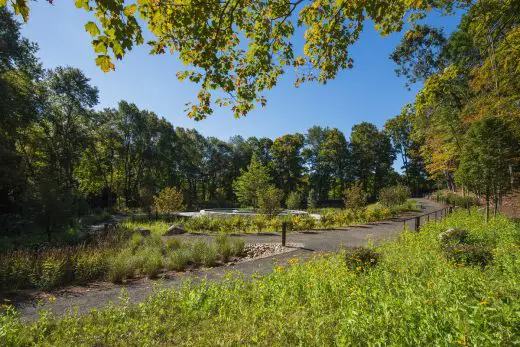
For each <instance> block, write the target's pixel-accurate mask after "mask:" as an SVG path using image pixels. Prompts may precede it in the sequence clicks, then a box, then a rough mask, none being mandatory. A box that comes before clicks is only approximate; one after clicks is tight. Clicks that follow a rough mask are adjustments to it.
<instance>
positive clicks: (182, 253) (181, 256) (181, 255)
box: [165, 248, 191, 271]
mask: <svg viewBox="0 0 520 347" xmlns="http://www.w3.org/2000/svg"><path fill="white" fill-rule="evenodd" d="M190 260H191V255H190V251H189V250H188V249H185V248H180V249H177V250H175V251H173V252H172V253H171V254H169V256H168V257H167V258H166V260H165V266H166V268H167V269H168V270H173V271H184V269H186V266H187V265H188V264H189V263H190Z"/></svg>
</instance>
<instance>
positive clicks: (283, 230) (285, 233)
mask: <svg viewBox="0 0 520 347" xmlns="http://www.w3.org/2000/svg"><path fill="white" fill-rule="evenodd" d="M286 239H287V222H283V223H282V246H283V247H285V241H286Z"/></svg>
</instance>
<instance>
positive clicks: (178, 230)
mask: <svg viewBox="0 0 520 347" xmlns="http://www.w3.org/2000/svg"><path fill="white" fill-rule="evenodd" d="M185 233H186V230H185V229H184V228H183V227H182V225H172V226H171V227H169V228H168V230H166V232H165V233H164V234H163V236H172V235H180V234H185Z"/></svg>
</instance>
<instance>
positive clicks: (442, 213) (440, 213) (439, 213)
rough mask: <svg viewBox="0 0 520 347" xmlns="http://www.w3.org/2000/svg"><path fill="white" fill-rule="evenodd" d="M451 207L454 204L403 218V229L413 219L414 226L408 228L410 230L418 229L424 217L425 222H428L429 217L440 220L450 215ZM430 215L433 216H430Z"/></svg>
mask: <svg viewBox="0 0 520 347" xmlns="http://www.w3.org/2000/svg"><path fill="white" fill-rule="evenodd" d="M453 209H454V206H446V207H443V208H441V209H439V210H436V211H433V212H428V213H424V214H421V215H418V216H414V217H411V218H406V219H403V220H402V222H403V229H406V227H407V222H408V221H411V220H413V221H414V224H413V226H414V228H413V229H410V230H413V231H419V229H420V228H421V223H422V222H424V219H426V222H429V221H430V219H433V220H442V219H443V218H445V217H447V216H448V215H450V214H451V213H452V212H453ZM431 216H433V218H430V217H431ZM421 218H422V219H423V220H422V221H421Z"/></svg>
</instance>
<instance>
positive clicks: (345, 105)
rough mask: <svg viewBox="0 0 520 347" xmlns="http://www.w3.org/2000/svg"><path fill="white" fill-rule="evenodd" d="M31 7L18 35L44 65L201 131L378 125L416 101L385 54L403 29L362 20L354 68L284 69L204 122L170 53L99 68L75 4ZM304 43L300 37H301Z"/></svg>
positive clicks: (138, 51)
mask: <svg viewBox="0 0 520 347" xmlns="http://www.w3.org/2000/svg"><path fill="white" fill-rule="evenodd" d="M31 6H32V12H31V18H30V20H29V23H28V24H25V25H24V26H23V30H22V32H23V35H24V36H26V37H28V38H29V39H30V40H32V41H35V42H37V43H38V45H39V47H40V51H39V53H38V55H39V57H40V58H41V60H42V61H43V64H44V66H45V67H46V68H53V67H56V66H74V67H77V68H80V69H81V70H83V71H84V72H85V74H86V75H87V76H89V77H90V78H91V82H92V84H93V85H95V86H97V87H98V88H99V90H100V104H99V105H98V108H104V107H115V106H116V105H117V102H118V101H119V100H122V99H124V100H127V101H130V102H133V103H135V104H137V105H138V106H139V107H140V108H145V109H148V110H150V111H154V112H155V113H157V114H158V115H159V116H162V117H165V118H166V119H168V120H169V121H170V122H171V123H172V124H173V125H174V126H182V127H189V128H195V129H197V130H198V131H199V132H200V133H202V134H203V135H205V136H215V137H218V138H221V139H224V140H226V139H228V138H229V137H230V136H233V135H237V134H240V135H242V136H244V137H248V136H257V137H263V136H267V137H270V138H275V137H277V136H281V135H283V134H287V133H294V132H301V133H305V131H306V130H307V129H308V128H310V127H311V126H313V125H321V126H328V127H337V128H338V129H340V130H342V131H343V132H344V133H345V134H346V135H347V136H348V135H349V133H350V129H351V127H352V126H353V125H354V124H357V123H359V122H362V121H369V122H372V123H374V124H376V125H377V126H378V127H382V126H383V124H384V123H385V121H386V120H387V119H389V118H391V117H393V116H395V115H396V114H398V113H399V111H400V109H401V107H402V106H403V105H404V104H406V103H408V102H410V101H413V99H414V95H415V93H416V91H417V87H418V86H416V87H415V88H412V90H411V91H408V90H407V89H406V88H405V87H404V80H403V79H401V78H398V77H396V75H395V73H394V69H395V66H394V63H393V62H392V61H391V60H390V59H389V58H388V56H389V54H390V53H391V52H392V51H393V49H394V48H395V46H396V45H397V44H398V42H399V40H400V38H401V35H402V34H393V35H391V36H389V37H384V38H383V37H381V36H379V34H378V33H377V32H375V30H374V29H373V26H371V25H367V26H366V28H365V32H364V33H363V34H362V36H361V39H360V40H359V42H358V43H357V44H356V45H354V46H353V47H352V49H351V57H352V58H354V61H355V63H354V69H352V70H349V71H343V72H341V73H340V74H339V76H338V78H337V79H336V80H333V81H329V82H328V83H327V84H326V85H320V84H317V83H310V84H304V85H302V86H300V87H299V88H298V89H296V88H294V86H293V83H294V76H293V75H292V74H291V73H289V74H287V75H286V76H285V77H284V78H283V79H282V80H281V81H280V83H279V84H278V86H277V87H275V88H274V89H273V90H271V91H269V92H268V93H266V94H265V95H266V96H267V98H268V104H267V106H266V107H264V108H261V107H260V106H258V107H257V108H256V110H255V111H253V112H251V113H250V114H249V115H248V116H247V117H246V118H242V119H235V118H234V117H233V116H232V114H231V112H230V111H229V110H228V109H226V108H218V107H216V108H215V112H214V114H213V115H212V116H211V117H209V118H208V119H206V120H203V121H199V122H196V121H193V120H191V119H189V118H188V117H187V116H186V115H185V113H184V112H183V110H184V108H185V107H184V104H185V103H186V102H188V101H192V100H195V98H196V94H197V91H198V89H197V86H195V85H193V84H191V83H190V82H179V81H178V80H177V78H176V77H175V73H176V72H177V71H178V70H179V69H182V68H184V66H183V65H182V64H181V63H179V62H178V61H177V60H176V58H175V57H174V56H172V55H168V54H167V55H162V56H150V55H149V54H148V49H147V47H146V46H141V47H137V48H135V49H134V50H133V51H132V52H130V53H129V54H128V55H127V56H125V58H124V59H123V61H118V62H117V65H116V71H115V72H110V73H103V72H102V71H101V70H99V68H98V67H97V66H96V65H95V63H94V59H95V53H94V51H93V50H92V48H91V45H90V40H91V38H90V35H89V34H88V33H86V32H85V30H84V24H85V23H86V22H87V21H88V20H91V15H90V14H88V13H86V12H85V11H82V10H78V9H76V8H75V7H74V2H73V1H70V0H68V1H67V0H61V1H59V0H58V1H54V5H49V4H48V3H47V2H45V1H39V2H31ZM458 20H459V16H451V17H441V16H439V15H438V14H436V13H433V14H432V15H431V16H430V18H429V19H428V22H430V23H432V24H435V25H438V26H442V27H444V28H445V30H446V31H447V32H450V31H451V30H453V29H454V28H455V26H456V24H457V22H458ZM298 40H299V42H300V43H301V37H298Z"/></svg>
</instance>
